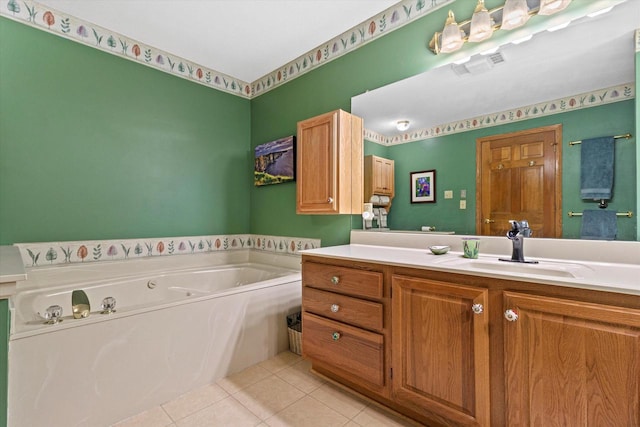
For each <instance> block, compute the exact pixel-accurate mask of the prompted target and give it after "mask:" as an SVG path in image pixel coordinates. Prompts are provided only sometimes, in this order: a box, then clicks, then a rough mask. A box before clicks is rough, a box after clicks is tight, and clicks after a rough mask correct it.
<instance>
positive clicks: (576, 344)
mask: <svg viewBox="0 0 640 427" xmlns="http://www.w3.org/2000/svg"><path fill="white" fill-rule="evenodd" d="M504 304H505V309H508V310H512V311H513V312H515V314H516V315H517V318H515V317H514V316H513V315H511V320H512V321H507V320H504V321H505V322H506V323H507V324H505V325H504V327H505V328H504V331H505V332H504V334H505V370H506V379H505V381H506V384H505V387H506V402H507V408H506V409H507V416H506V419H507V424H508V425H511V426H545V427H549V426H562V427H571V426H620V427H622V426H625V427H626V426H639V425H640V395H639V393H640V310H633V309H627V308H620V307H614V306H605V305H600V304H590V303H583V302H576V301H570V300H562V299H556V298H547V297H540V296H532V295H526V294H518V293H512V292H505V293H504ZM505 317H506V316H505ZM514 319H515V320H514Z"/></svg>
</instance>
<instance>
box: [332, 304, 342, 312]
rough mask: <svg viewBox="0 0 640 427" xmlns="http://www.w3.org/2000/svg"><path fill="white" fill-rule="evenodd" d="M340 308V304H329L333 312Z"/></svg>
mask: <svg viewBox="0 0 640 427" xmlns="http://www.w3.org/2000/svg"><path fill="white" fill-rule="evenodd" d="M338 310H340V306H339V305H338V304H331V311H332V312H333V313H337V312H338Z"/></svg>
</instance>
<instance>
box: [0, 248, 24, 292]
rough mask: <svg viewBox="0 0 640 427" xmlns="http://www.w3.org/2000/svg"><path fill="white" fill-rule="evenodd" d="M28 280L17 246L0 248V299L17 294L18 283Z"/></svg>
mask: <svg viewBox="0 0 640 427" xmlns="http://www.w3.org/2000/svg"><path fill="white" fill-rule="evenodd" d="M26 279H27V275H26V273H25V271H24V264H23V263H22V258H21V257H20V251H19V250H18V248H16V247H15V246H0V299H4V298H8V297H10V296H11V295H13V294H14V293H15V290H16V282H20V281H23V280H26Z"/></svg>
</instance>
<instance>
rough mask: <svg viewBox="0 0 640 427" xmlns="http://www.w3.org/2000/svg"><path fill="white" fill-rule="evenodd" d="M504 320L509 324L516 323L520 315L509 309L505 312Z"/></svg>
mask: <svg viewBox="0 0 640 427" xmlns="http://www.w3.org/2000/svg"><path fill="white" fill-rule="evenodd" d="M504 318H505V319H507V320H508V321H509V322H515V321H516V320H518V313H516V312H515V311H514V310H511V309H508V310H507V311H505V312H504Z"/></svg>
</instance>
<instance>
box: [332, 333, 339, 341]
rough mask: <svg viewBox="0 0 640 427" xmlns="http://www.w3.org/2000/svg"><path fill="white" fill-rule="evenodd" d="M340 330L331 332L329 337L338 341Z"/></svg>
mask: <svg viewBox="0 0 640 427" xmlns="http://www.w3.org/2000/svg"><path fill="white" fill-rule="evenodd" d="M340 336H341V335H340V332H334V333H333V334H331V338H333V340H334V341H338V340H339V339H340Z"/></svg>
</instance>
